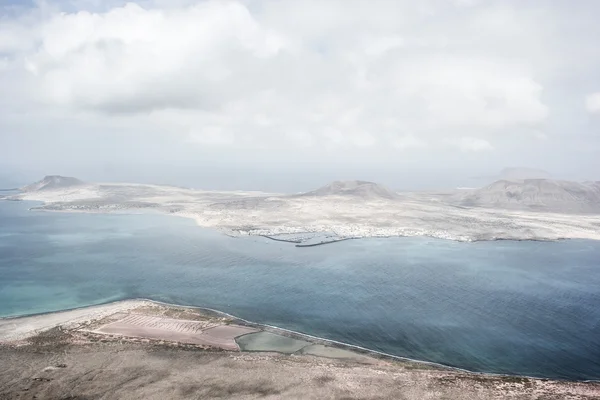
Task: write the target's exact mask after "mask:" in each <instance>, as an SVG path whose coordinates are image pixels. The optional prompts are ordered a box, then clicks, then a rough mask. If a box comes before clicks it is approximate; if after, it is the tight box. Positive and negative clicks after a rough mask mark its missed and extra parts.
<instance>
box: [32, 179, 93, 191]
mask: <svg viewBox="0 0 600 400" xmlns="http://www.w3.org/2000/svg"><path fill="white" fill-rule="evenodd" d="M83 184H84V182H83V181H80V180H79V179H76V178H71V177H68V176H60V175H48V176H46V177H44V179H42V180H41V181H37V182H35V183H32V184H31V185H27V186H24V187H22V188H21V190H22V191H24V192H37V191H41V190H56V189H65V188H69V187H73V186H80V185H83Z"/></svg>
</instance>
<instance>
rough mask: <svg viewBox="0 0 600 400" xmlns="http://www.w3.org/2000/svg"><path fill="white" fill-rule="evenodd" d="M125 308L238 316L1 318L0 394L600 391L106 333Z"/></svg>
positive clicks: (366, 395)
mask: <svg viewBox="0 0 600 400" xmlns="http://www.w3.org/2000/svg"><path fill="white" fill-rule="evenodd" d="M86 311H88V312H89V313H88V315H87V317H86V314H85V312H86ZM113 312H116V313H115V314H112V313H113ZM124 312H135V313H138V314H145V315H149V316H153V317H157V316H161V317H165V318H168V319H169V320H171V319H180V320H182V321H187V322H196V321H198V322H202V324H213V323H220V324H222V323H226V324H235V323H237V322H238V321H236V320H232V319H230V318H227V317H224V316H223V315H220V314H213V313H209V314H206V313H205V312H201V311H198V310H195V309H189V308H182V307H172V306H165V305H157V304H156V303H151V302H145V301H136V302H121V303H114V304H112V305H105V306H99V307H91V308H88V309H80V310H75V311H68V312H63V313H54V314H48V315H46V316H34V317H26V318H19V319H9V320H1V321H0V322H1V325H2V326H1V327H2V329H1V330H0V360H2V362H1V363H0V399H81V400H82V399H160V400H163V399H213V398H235V399H257V398H260V399H401V400H413V399H414V400H417V399H418V400H422V399H447V400H451V399H452V400H461V399H465V400H466V399H473V400H474V399H477V400H484V399H485V400H488V399H538V400H542V399H543V400H552V399H555V400H559V399H560V400H569V399H572V400H575V399H578V400H584V399H585V400H587V399H600V383H584V382H561V381H551V380H545V379H530V378H525V377H512V376H492V375H484V374H473V373H466V372H461V371H456V370H451V369H446V368H442V367H437V366H432V365H429V364H424V363H418V362H409V361H400V360H395V359H391V358H386V357H381V356H378V355H376V354H369V353H364V352H363V353H362V354H357V356H358V357H356V358H348V357H347V354H348V352H349V350H348V349H346V350H342V349H339V348H338V349H334V351H330V352H324V351H323V349H324V346H323V345H322V344H318V345H312V346H311V347H314V346H321V351H320V353H321V354H324V355H326V356H319V357H317V356H314V355H307V354H305V353H295V354H291V355H290V354H281V353H274V352H268V351H266V352H240V351H225V350H222V349H218V348H215V347H212V346H206V345H197V344H189V343H181V342H176V341H172V340H161V339H156V338H154V339H147V338H144V337H129V336H124V335H119V334H104V333H102V329H99V328H101V327H102V326H104V325H105V324H107V323H110V322H111V321H114V320H116V319H118V318H120V317H119V316H120V315H121V314H123V313H124ZM269 334H272V333H269ZM304 339H305V340H309V339H307V338H304ZM327 355H329V356H327ZM331 356H333V357H338V358H331ZM339 357H341V358H339Z"/></svg>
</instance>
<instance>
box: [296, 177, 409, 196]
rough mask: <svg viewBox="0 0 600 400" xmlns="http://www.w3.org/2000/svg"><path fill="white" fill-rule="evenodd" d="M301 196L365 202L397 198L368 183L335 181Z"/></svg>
mask: <svg viewBox="0 0 600 400" xmlns="http://www.w3.org/2000/svg"><path fill="white" fill-rule="evenodd" d="M301 196H348V197H357V198H361V199H365V200H368V199H377V198H382V199H388V200H392V199H396V198H398V195H397V194H396V193H395V192H393V191H391V190H390V189H388V188H386V187H385V186H382V185H379V184H377V183H374V182H368V181H335V182H332V183H330V184H329V185H325V186H323V187H321V188H319V189H317V190H313V191H312V192H307V193H304V194H302V195H301Z"/></svg>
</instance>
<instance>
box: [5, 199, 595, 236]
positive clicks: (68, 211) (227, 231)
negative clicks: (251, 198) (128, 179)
mask: <svg viewBox="0 0 600 400" xmlns="http://www.w3.org/2000/svg"><path fill="white" fill-rule="evenodd" d="M2 200H4V201H19V202H21V201H22V202H39V203H42V206H43V205H46V204H48V203H46V202H44V201H42V200H20V199H19V200H12V199H6V198H1V197H0V201H2ZM28 211H40V212H55V213H66V214H91V215H93V214H104V215H143V214H155V215H164V216H170V217H179V218H185V219H190V220H192V221H194V222H195V223H196V226H198V227H199V228H204V229H210V230H213V231H216V232H219V233H221V234H224V235H225V236H228V237H231V238H239V237H246V236H247V237H264V238H265V239H269V240H273V241H276V242H284V243H291V244H295V246H294V247H315V246H320V245H325V244H331V243H336V242H343V241H347V240H359V239H393V238H427V239H437V240H449V241H451V242H456V243H479V242H499V241H507V242H549V243H552V242H561V241H566V240H593V241H600V238H599V239H596V238H579V237H556V238H543V237H542V238H514V237H506V238H504V237H490V238H451V237H448V236H437V235H429V234H416V235H407V234H398V235H365V236H351V237H342V238H340V239H337V240H333V241H328V242H324V243H315V244H308V245H303V244H302V242H299V241H295V240H286V239H278V238H274V237H273V236H274V235H278V234H281V233H279V232H278V233H275V234H265V233H249V232H245V233H243V234H239V233H236V232H238V231H239V230H238V229H235V228H224V227H219V226H204V225H201V224H199V223H198V221H197V219H196V217H194V216H192V215H186V214H178V213H172V212H168V211H162V210H155V209H144V208H139V209H123V210H108V211H104V210H77V209H66V210H52V209H46V208H43V207H39V208H38V207H31V208H29V209H28ZM307 232H308V231H307ZM309 232H310V233H315V234H326V233H328V232H329V231H328V230H323V231H309ZM284 233H286V232H284ZM290 233H296V232H290Z"/></svg>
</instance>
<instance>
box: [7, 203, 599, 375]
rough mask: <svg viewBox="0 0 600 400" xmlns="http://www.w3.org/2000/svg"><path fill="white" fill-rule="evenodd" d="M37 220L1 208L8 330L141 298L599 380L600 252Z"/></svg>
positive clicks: (139, 219) (577, 247)
mask: <svg viewBox="0 0 600 400" xmlns="http://www.w3.org/2000/svg"><path fill="white" fill-rule="evenodd" d="M33 205H35V203H32V202H9V201H0V317H8V316H17V315H27V314H34V313H43V312H50V311H57V310H64V309H69V308H75V307H81V306H86V305H92V304H99V303H105V302H109V301H114V300H121V299H129V298H140V297H143V298H150V299H154V300H159V301H164V302H169V303H177V304H185V305H194V306H201V307H208V308H213V309H218V310H221V311H224V312H227V313H230V314H233V315H236V316H238V317H241V318H244V319H248V320H251V321H255V322H259V323H264V324H269V325H275V326H279V327H282V328H286V329H291V330H294V331H298V332H302V333H307V334H310V335H314V336H319V337H323V338H327V339H331V340H337V341H341V342H344V343H349V344H353V345H357V346H361V347H365V348H368V349H372V350H377V351H381V352H384V353H388V354H392V355H397V356H402V357H407V358H412V359H417V360H424V361H431V362H436V363H441V364H444V365H449V366H454V367H459V368H464V369H468V370H472V371H479V372H492V373H505V374H519V375H528V376H537V377H546V378H565V379H577V380H585V379H600V242H595V241H584V240H568V241H559V242H515V241H497V242H476V243H458V242H452V241H447V240H440V239H431V238H387V239H361V240H351V241H344V242H339V243H335V244H330V245H324V246H317V247H309V248H296V247H294V246H293V244H290V243H283V242H276V241H272V240H269V239H266V238H261V237H243V238H231V237H228V236H225V235H223V234H221V233H219V232H217V231H214V230H209V229H204V228H199V227H197V226H196V225H195V223H194V221H192V220H189V219H184V218H176V217H171V216H166V215H159V214H138V215H131V214H122V215H115V214H112V215H106V214H76V213H72V214H67V213H52V212H43V211H29V208H30V207H32V206H33Z"/></svg>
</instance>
